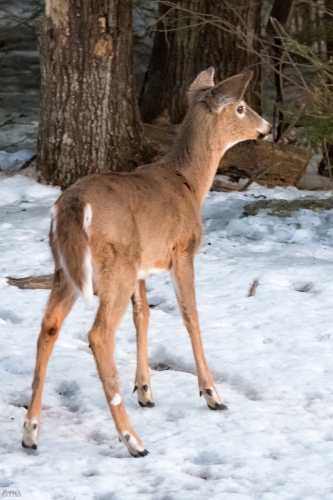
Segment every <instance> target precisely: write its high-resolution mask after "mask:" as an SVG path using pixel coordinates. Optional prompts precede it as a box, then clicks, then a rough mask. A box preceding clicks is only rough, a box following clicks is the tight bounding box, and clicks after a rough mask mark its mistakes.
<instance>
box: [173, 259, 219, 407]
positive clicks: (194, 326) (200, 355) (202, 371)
mask: <svg viewBox="0 0 333 500" xmlns="http://www.w3.org/2000/svg"><path fill="white" fill-rule="evenodd" d="M193 258H194V255H191V254H189V253H188V252H177V253H175V255H174V257H173V261H172V270H171V273H172V277H173V281H174V288H175V292H176V296H177V300H178V303H179V307H180V310H181V313H182V316H183V320H184V323H185V326H186V329H187V331H188V333H189V334H190V338H191V343H192V349H193V354H194V359H195V363H196V367H197V375H198V383H199V390H200V396H202V395H203V396H204V398H205V400H206V403H207V405H208V407H209V408H210V409H211V410H226V409H227V406H226V405H225V404H223V403H222V401H221V398H220V396H219V394H218V392H217V390H216V388H215V386H214V383H213V379H212V376H211V373H210V371H209V368H208V365H207V361H206V358H205V354H204V351H203V346H202V340H201V334H200V327H199V317H198V311H197V305H196V299H195V289H194V269H193Z"/></svg>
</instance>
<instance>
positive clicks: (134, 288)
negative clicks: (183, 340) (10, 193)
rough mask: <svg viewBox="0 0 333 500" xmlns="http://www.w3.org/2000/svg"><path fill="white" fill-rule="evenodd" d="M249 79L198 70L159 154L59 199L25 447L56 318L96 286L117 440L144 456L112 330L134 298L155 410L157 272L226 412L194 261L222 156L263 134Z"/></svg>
mask: <svg viewBox="0 0 333 500" xmlns="http://www.w3.org/2000/svg"><path fill="white" fill-rule="evenodd" d="M251 75H252V74H251V72H249V71H248V72H245V73H242V74H240V75H236V76H235V77H232V78H229V79H228V80H226V81H224V82H222V83H220V84H217V85H214V82H213V69H212V68H210V69H209V70H207V71H204V72H202V73H200V75H199V76H198V77H197V78H196V80H195V81H194V82H193V84H192V85H191V87H190V90H189V104H190V105H189V111H188V113H187V115H186V117H185V120H184V122H183V124H182V126H181V128H180V132H179V135H178V137H177V139H176V141H175V144H174V146H173V147H172V148H171V150H170V152H169V154H168V155H167V156H166V157H165V158H164V159H162V160H161V161H159V162H158V163H155V164H153V165H144V166H142V167H139V168H138V169H137V170H136V171H135V172H132V173H127V174H126V173H122V174H96V175H91V176H88V177H85V178H83V179H81V180H79V181H77V182H76V183H75V184H74V185H73V186H71V187H70V188H69V189H67V191H65V192H64V193H63V194H62V195H61V196H60V198H59V199H58V201H57V203H56V205H55V209H54V213H53V217H52V224H51V230H50V245H51V249H52V253H53V256H54V260H55V268H56V273H55V279H54V285H53V289H52V292H51V296H50V299H49V302H48V306H47V310H46V313H45V316H44V319H43V322H42V330H41V333H40V337H39V340H38V348H37V363H36V370H35V377H34V381H33V394H32V400H31V403H30V406H29V410H28V414H27V420H26V422H25V430H24V437H23V446H26V447H37V437H38V430H39V421H40V412H41V396H42V388H43V384H44V378H45V372H46V366H47V363H48V359H49V356H50V355H51V352H52V349H53V345H54V342H55V340H56V338H57V336H58V334H59V330H60V327H61V324H62V322H63V320H64V318H65V316H66V315H67V314H68V312H69V311H70V309H71V307H72V305H73V303H74V302H75V300H76V298H77V297H78V296H79V295H81V296H82V297H83V299H84V300H85V301H86V302H89V300H90V299H91V297H92V294H93V287H94V288H95V289H96V290H97V292H98V296H99V308H98V311H97V314H96V318H95V322H94V325H93V327H92V329H91V331H90V332H89V343H90V346H91V348H92V351H93V354H94V357H95V360H96V364H97V369H98V373H99V376H100V379H101V381H102V384H103V388H104V391H105V395H106V398H107V401H108V403H109V406H110V410H111V413H112V416H113V419H114V422H115V425H116V428H117V431H118V435H119V438H120V439H121V441H123V442H124V444H125V445H126V446H127V448H128V450H129V452H130V453H131V454H132V455H134V456H144V455H145V454H146V453H147V451H146V450H145V448H144V447H143V445H142V442H141V440H140V438H139V437H138V436H137V434H136V433H135V431H134V430H133V428H132V426H131V424H130V421H129V419H128V416H127V413H126V410H125V407H124V404H123V403H122V401H121V396H120V386H119V378H118V373H117V369H116V366H115V363H114V359H113V349H114V334H115V332H116V329H117V327H118V325H119V323H120V321H121V319H122V317H123V315H124V313H125V311H126V308H127V306H128V303H129V301H130V299H131V298H132V302H133V318H134V323H135V327H136V330H137V345H138V354H137V373H136V379H135V390H136V389H137V391H138V399H139V403H140V404H141V406H153V405H154V402H153V396H152V391H151V386H150V378H149V368H148V355H147V329H148V317H149V307H148V304H147V300H146V292H145V282H144V279H145V277H146V276H148V275H149V274H150V273H154V272H157V271H160V270H163V271H171V273H172V276H173V279H174V282H175V290H176V295H177V299H178V302H179V305H180V309H181V312H182V316H183V320H184V323H185V326H186V328H187V330H188V332H189V334H190V338H191V342H192V347H193V353H194V357H195V362H196V367H197V374H198V383H199V388H200V392H201V393H202V394H203V395H204V397H205V399H206V402H207V404H208V406H209V407H210V408H211V409H214V410H216V409H218V410H222V409H226V406H225V405H224V404H223V403H222V402H221V399H220V397H219V395H218V392H217V390H216V388H215V386H214V383H213V380H212V377H211V374H210V371H209V369H208V366H207V362H206V359H205V356H204V352H203V348H202V342H201V336H200V328H199V321H198V313H197V308H196V300H195V290H194V269H193V260H194V256H195V253H196V252H197V251H198V248H199V245H200V241H201V233H202V229H201V217H200V208H201V204H202V202H203V200H204V198H205V196H206V194H207V192H208V191H209V188H210V186H211V184H212V181H213V177H214V175H215V172H216V169H217V166H218V163H219V161H220V159H221V157H222V155H223V154H224V152H225V151H226V150H227V149H228V148H229V147H231V146H232V145H233V144H235V143H237V142H240V141H243V140H247V139H257V138H258V137H259V136H262V135H265V134H267V133H269V131H270V126H269V124H268V123H267V122H266V121H265V120H263V119H262V118H261V117H260V116H259V115H257V114H256V113H255V112H254V111H253V110H251V109H250V108H249V107H248V106H247V105H246V104H245V103H244V102H243V101H242V98H243V95H244V92H245V89H246V87H247V84H248V82H249V80H250V78H251ZM242 108H243V112H241V109H242Z"/></svg>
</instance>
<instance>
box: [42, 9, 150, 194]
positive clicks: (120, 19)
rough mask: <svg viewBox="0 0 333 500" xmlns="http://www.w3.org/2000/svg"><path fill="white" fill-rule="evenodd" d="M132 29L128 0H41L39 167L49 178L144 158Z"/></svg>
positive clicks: (64, 181)
mask: <svg viewBox="0 0 333 500" xmlns="http://www.w3.org/2000/svg"><path fill="white" fill-rule="evenodd" d="M131 33H132V0H121V2H119V1H117V0H46V14H45V16H44V18H43V20H42V24H41V29H40V33H39V49H40V56H41V72H42V98H41V116H40V126H39V136H38V155H37V168H38V169H39V170H40V171H41V172H42V174H43V175H44V177H45V179H46V180H47V181H48V182H51V183H53V184H58V185H60V186H62V187H67V186H69V185H70V184H72V183H73V182H75V180H76V179H78V178H79V177H82V176H84V175H87V174H91V173H95V172H105V171H129V170H132V169H133V168H135V167H136V166H137V165H138V163H139V162H141V161H142V151H143V143H142V129H141V123H140V118H139V114H138V109H137V104H136V100H135V94H134V89H133V82H132V60H131V57H132V35H131Z"/></svg>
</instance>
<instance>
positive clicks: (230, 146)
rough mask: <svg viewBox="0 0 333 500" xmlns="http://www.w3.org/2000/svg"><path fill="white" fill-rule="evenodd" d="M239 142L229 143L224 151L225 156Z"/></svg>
mask: <svg viewBox="0 0 333 500" xmlns="http://www.w3.org/2000/svg"><path fill="white" fill-rule="evenodd" d="M238 142H239V141H230V142H228V143H227V145H226V146H225V148H224V150H223V154H224V153H225V152H226V151H228V149H230V148H232V146H234V145H235V144H237V143H238Z"/></svg>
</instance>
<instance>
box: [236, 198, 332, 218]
mask: <svg viewBox="0 0 333 500" xmlns="http://www.w3.org/2000/svg"><path fill="white" fill-rule="evenodd" d="M302 209H305V210H314V211H315V212H322V211H323V210H332V209H333V196H331V197H330V198H325V199H323V200H318V199H314V198H311V199H309V198H303V199H301V200H293V201H288V200H260V201H256V202H254V203H250V204H248V205H245V207H244V210H243V215H244V216H245V217H248V216H249V215H257V214H258V212H259V210H267V215H272V216H275V217H291V214H292V212H295V211H297V210H302Z"/></svg>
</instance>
